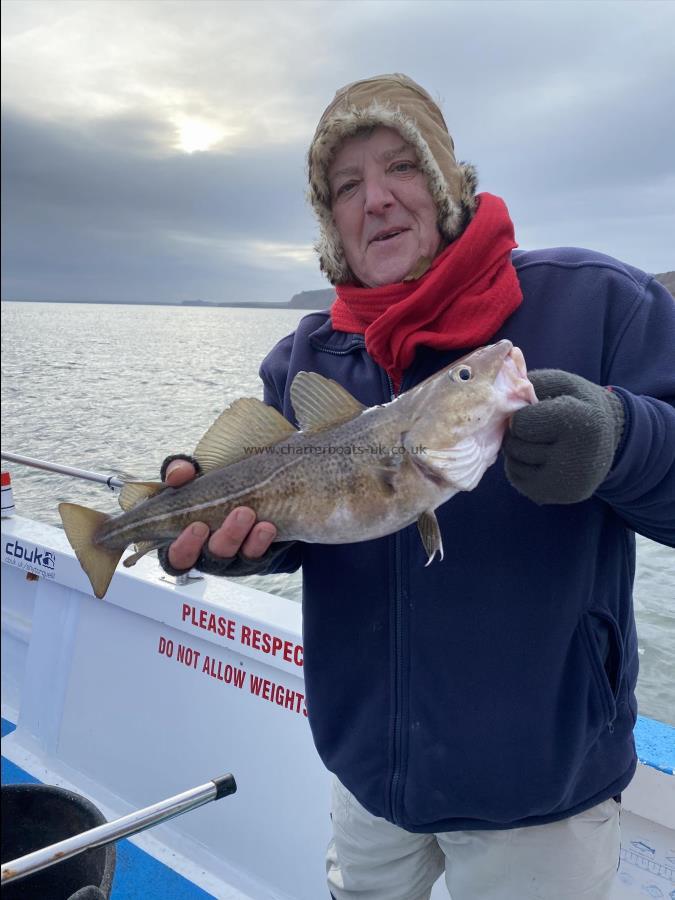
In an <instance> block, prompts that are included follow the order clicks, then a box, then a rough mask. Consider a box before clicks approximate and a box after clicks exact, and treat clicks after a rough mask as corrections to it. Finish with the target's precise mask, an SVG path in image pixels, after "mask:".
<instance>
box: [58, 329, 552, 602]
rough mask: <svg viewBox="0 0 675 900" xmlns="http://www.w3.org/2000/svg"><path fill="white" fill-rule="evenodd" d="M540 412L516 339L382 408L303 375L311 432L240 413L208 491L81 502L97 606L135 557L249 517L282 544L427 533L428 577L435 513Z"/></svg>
mask: <svg viewBox="0 0 675 900" xmlns="http://www.w3.org/2000/svg"><path fill="white" fill-rule="evenodd" d="M536 400H537V398H536V396H535V393H534V389H533V387H532V384H531V383H530V381H529V380H528V378H527V371H526V368H525V360H524V359H523V354H522V353H521V351H520V350H519V349H518V348H517V347H514V346H513V345H512V344H511V342H510V341H506V340H503V341H499V343H497V344H492V345H490V346H486V347H482V348H480V349H479V350H476V351H475V352H473V353H471V354H469V355H468V356H465V357H463V358H462V359H460V360H457V361H456V362H454V363H453V364H452V365H450V366H448V367H446V368H444V369H442V370H441V371H439V372H437V373H436V374H435V375H432V376H431V377H430V378H427V379H426V380H425V381H424V382H422V383H421V384H419V385H417V386H416V387H413V388H411V389H410V390H408V391H406V392H405V393H403V394H401V395H400V396H398V397H397V398H396V399H394V400H392V401H391V402H389V403H385V404H383V405H381V406H374V407H370V408H366V407H364V406H363V405H362V404H361V403H359V401H358V400H356V399H355V398H354V397H352V395H351V394H349V393H348V392H347V391H346V390H345V389H344V388H343V387H341V386H340V385H339V384H337V383H336V382H335V381H332V380H330V379H327V378H324V377H323V376H321V375H318V374H316V373H313V372H299V373H298V374H297V375H296V377H295V379H294V381H293V383H292V385H291V402H292V404H293V408H294V410H295V413H296V417H297V420H298V422H299V424H300V430H298V429H296V428H295V427H294V426H293V425H292V424H291V423H290V422H288V421H287V420H286V419H285V418H284V417H283V416H282V415H281V414H280V413H279V412H277V411H276V410H275V409H273V408H272V407H270V406H267V405H266V404H264V403H263V402H262V401H260V400H256V399H253V398H242V399H239V400H236V401H235V402H234V403H232V405H231V406H230V407H228V409H226V410H225V411H224V412H223V413H221V415H220V416H219V418H218V419H217V420H216V421H215V422H214V423H213V425H212V426H211V427H210V428H209V430H208V431H207V432H206V434H205V435H204V437H203V438H202V439H201V441H200V442H199V444H198V445H197V449H196V450H195V453H194V456H195V458H196V459H197V460H198V461H199V464H200V466H201V467H202V472H203V474H202V475H201V476H200V477H199V478H196V479H194V480H193V481H191V482H190V483H189V484H186V485H183V486H182V487H180V488H170V487H167V486H166V485H164V484H162V483H160V482H144V481H128V482H126V483H125V485H124V487H123V488H122V491H121V493H120V498H119V500H120V505H121V507H122V509H123V510H124V512H123V513H122V514H121V515H118V516H109V515H106V514H105V513H101V512H97V511H95V510H93V509H88V508H87V507H83V506H76V505H75V504H72V503H61V504H60V505H59V512H60V514H61V519H62V521H63V527H64V528H65V531H66V535H67V536H68V540H69V541H70V543H71V545H72V547H73V550H74V551H75V554H76V555H77V558H78V560H79V561H80V564H81V566H82V568H83V569H84V571H85V572H86V574H87V576H88V578H89V580H90V582H91V586H92V588H93V589H94V594H95V595H96V596H97V597H103V596H104V595H105V593H106V591H107V589H108V586H109V584H110V581H111V579H112V577H113V574H114V572H115V568H116V567H117V564H118V562H119V560H120V558H121V556H122V554H123V552H124V550H125V549H126V548H127V547H128V546H129V545H130V544H135V547H136V552H135V553H134V554H133V555H132V556H130V557H128V558H127V559H125V560H124V565H125V566H132V565H134V563H136V562H137V561H138V559H140V557H141V556H143V555H144V554H145V553H148V552H150V551H151V550H155V549H157V548H158V547H165V546H168V545H169V544H170V543H171V542H172V541H173V540H174V539H175V538H176V537H177V536H178V534H179V533H180V532H181V531H182V530H183V529H184V528H185V527H186V526H187V525H189V524H190V523H192V522H196V521H201V522H206V523H207V524H208V526H209V528H210V529H211V531H215V530H216V529H217V528H218V527H219V526H220V525H221V524H222V522H223V520H224V519H225V517H226V516H227V515H228V513H229V512H230V511H231V510H232V509H234V507H236V506H249V507H251V508H252V509H253V510H255V513H256V515H257V518H258V520H261V521H262V520H266V521H270V522H273V523H274V525H275V526H276V528H277V532H278V535H277V540H279V541H289V540H298V541H308V542H311V543H323V544H349V543H352V542H356V541H366V540H372V539H373V538H379V537H383V536H384V535H387V534H392V533H393V532H395V531H398V530H400V529H402V528H405V527H406V526H408V525H410V524H412V523H413V522H415V521H416V522H417V523H418V525H419V531H420V536H421V539H422V543H423V546H424V549H425V551H426V553H427V557H428V560H427V565H428V564H429V563H430V562H431V561H432V560H433V559H434V557H435V556H436V554H439V556H440V558H441V559H442V558H443V544H442V539H441V534H440V529H439V526H438V521H437V519H436V516H435V514H434V510H435V509H436V508H437V507H438V506H440V504H442V503H444V502H445V501H446V500H448V499H449V498H450V497H452V496H453V494H456V493H457V492H458V491H470V490H472V489H473V488H474V487H476V485H477V484H478V482H479V481H480V479H481V477H482V476H483V473H484V472H485V470H486V469H487V468H488V467H489V466H491V465H492V464H493V463H494V462H495V460H496V458H497V455H498V453H499V448H500V446H501V443H502V439H503V436H504V432H505V430H506V427H507V424H508V420H509V417H510V416H511V415H512V413H513V412H515V410H517V409H520V408H521V407H523V406H525V405H526V404H528V403H536Z"/></svg>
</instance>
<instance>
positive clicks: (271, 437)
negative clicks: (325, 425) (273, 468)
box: [194, 397, 295, 472]
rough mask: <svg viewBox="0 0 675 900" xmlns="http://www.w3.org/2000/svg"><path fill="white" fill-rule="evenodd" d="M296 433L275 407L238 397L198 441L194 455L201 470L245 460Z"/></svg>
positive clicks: (205, 470)
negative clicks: (260, 449)
mask: <svg viewBox="0 0 675 900" xmlns="http://www.w3.org/2000/svg"><path fill="white" fill-rule="evenodd" d="M292 434H295V428H294V427H293V426H292V425H291V423H290V422H288V421H287V420H286V419H284V417H283V416H282V415H281V413H279V412H277V410H276V409H274V407H273V406H268V405H267V404H266V403H263V402H262V400H256V398H255V397H242V398H241V399H240V400H235V401H234V403H232V404H231V405H230V406H228V408H227V409H226V410H224V411H223V412H222V413H221V414H220V415H219V416H218V418H217V419H216V421H215V422H214V423H213V425H211V427H210V428H209V430H208V431H207V432H206V434H205V435H204V437H203V438H202V439H201V441H200V442H199V443H198V444H197V449H196V450H195V452H194V457H195V459H196V460H197V462H198V463H199V465H200V466H201V468H202V472H210V471H212V470H213V469H220V468H221V467H222V466H227V465H230V463H234V462H238V461H239V460H240V459H244V458H245V457H246V456H247V455H248V454H250V452H251V448H252V447H254V448H256V449H258V448H263V447H271V446H272V445H273V444H278V443H279V441H283V440H284V439H285V438H288V437H290V436H291V435H292Z"/></svg>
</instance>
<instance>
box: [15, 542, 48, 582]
mask: <svg viewBox="0 0 675 900" xmlns="http://www.w3.org/2000/svg"><path fill="white" fill-rule="evenodd" d="M3 551H4V554H3V562H5V563H8V564H9V565H10V566H16V567H17V568H18V569H25V571H26V572H32V573H33V574H34V575H41V576H42V577H43V578H54V572H55V567H56V557H55V556H54V554H53V553H52V552H51V550H44V549H42V547H35V546H32V547H27V546H25V545H24V544H22V543H21V541H18V540H16V538H14V539H12V540H8V541H5V544H4V547H3Z"/></svg>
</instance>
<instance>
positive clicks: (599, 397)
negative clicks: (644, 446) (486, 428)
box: [503, 369, 624, 504]
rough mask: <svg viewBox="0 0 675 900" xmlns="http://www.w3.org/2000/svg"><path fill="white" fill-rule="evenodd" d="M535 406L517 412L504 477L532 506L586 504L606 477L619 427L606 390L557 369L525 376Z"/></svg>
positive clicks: (618, 407) (618, 408)
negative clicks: (528, 379) (533, 393)
mask: <svg viewBox="0 0 675 900" xmlns="http://www.w3.org/2000/svg"><path fill="white" fill-rule="evenodd" d="M529 378H530V381H531V382H532V384H533V385H534V390H535V393H536V395H537V397H538V399H539V401H540V402H539V403H536V404H533V405H532V406H526V407H525V408H523V409H519V410H518V412H516V413H515V414H514V415H513V418H512V419H511V427H510V429H509V431H508V432H507V434H506V437H505V439H504V444H503V450H504V465H505V469H506V475H507V478H508V479H509V481H510V482H511V484H512V485H513V486H514V487H515V488H516V490H518V491H520V493H521V494H524V495H525V496H526V497H529V498H530V500H533V501H534V502H535V503H539V504H542V503H578V502H579V501H581V500H587V499H588V498H589V497H590V496H591V495H592V494H593V493H594V492H595V491H596V490H597V488H598V487H599V486H600V484H601V483H602V482H603V481H604V479H605V478H606V477H607V474H608V473H609V470H610V469H611V467H612V463H613V461H614V455H615V453H616V448H617V447H618V446H619V441H620V439H621V434H622V432H623V424H624V409H623V402H622V400H621V399H620V397H618V396H617V394H615V393H614V392H612V391H611V390H608V389H607V388H603V387H599V386H598V385H597V384H593V383H592V382H591V381H587V380H586V379H585V378H581V376H579V375H571V374H570V373H569V372H562V371H561V370H560V369H540V370H539V371H535V372H530V373H529Z"/></svg>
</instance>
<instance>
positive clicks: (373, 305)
mask: <svg viewBox="0 0 675 900" xmlns="http://www.w3.org/2000/svg"><path fill="white" fill-rule="evenodd" d="M517 246H518V244H517V243H516V241H515V237H514V232H513V222H512V221H511V219H510V217H509V213H508V210H507V208H506V204H505V203H504V201H503V200H501V199H500V198H499V197H495V196H493V195H492V194H479V196H478V207H477V209H476V214H475V215H474V217H473V219H472V220H471V222H470V223H469V225H468V226H467V227H466V229H465V230H464V232H463V233H462V234H461V235H460V237H459V238H457V240H456V241H453V243H452V244H450V246H449V247H447V248H446V249H445V250H444V251H443V252H442V253H441V254H439V255H438V256H437V257H436V259H435V260H434V261H433V263H432V264H431V266H430V268H429V270H428V271H427V272H425V273H424V275H422V277H421V278H418V279H417V280H415V281H401V282H398V283H396V284H386V285H384V286H382V287H374V288H364V287H356V286H355V285H352V284H339V285H337V286H336V289H335V290H336V293H337V298H336V300H335V301H334V303H333V305H332V307H331V320H332V325H333V328H334V329H335V330H336V331H346V332H349V333H356V334H364V335H365V338H366V349H367V351H368V353H369V354H370V355H371V356H372V358H373V359H374V360H375V362H377V363H378V364H379V365H380V366H382V368H383V369H386V371H387V372H388V373H389V376H390V377H391V379H392V381H393V382H394V386H395V387H396V390H398V388H399V387H400V384H401V380H402V378H403V373H404V371H405V370H406V369H407V368H408V366H409V365H410V364H411V363H412V361H413V359H414V356H415V351H416V349H417V347H419V346H421V345H424V346H426V347H433V348H434V349H436V350H450V349H453V348H465V347H466V348H468V347H479V346H481V345H482V344H485V343H486V342H487V341H489V340H490V338H491V337H492V336H493V335H494V334H495V332H496V331H497V330H498V329H499V328H500V326H501V325H502V324H503V323H504V322H505V321H506V319H507V318H508V317H509V316H510V315H511V313H512V312H513V311H514V310H515V309H517V308H518V306H520V304H521V302H522V299H523V295H522V291H521V289H520V283H519V282H518V277H517V275H516V270H515V269H514V267H513V263H512V262H511V250H513V248H514V247H517Z"/></svg>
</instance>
